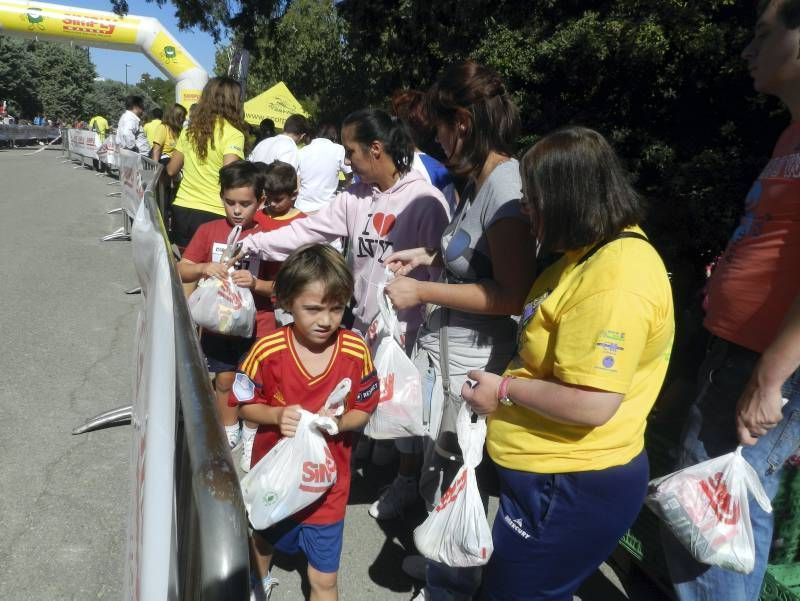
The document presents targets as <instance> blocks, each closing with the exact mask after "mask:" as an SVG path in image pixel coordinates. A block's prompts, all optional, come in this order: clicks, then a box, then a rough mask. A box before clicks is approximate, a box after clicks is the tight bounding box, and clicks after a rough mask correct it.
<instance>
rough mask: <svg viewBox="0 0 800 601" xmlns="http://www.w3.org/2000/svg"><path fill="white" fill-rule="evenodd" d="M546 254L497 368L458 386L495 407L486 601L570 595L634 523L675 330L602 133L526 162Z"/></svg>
mask: <svg viewBox="0 0 800 601" xmlns="http://www.w3.org/2000/svg"><path fill="white" fill-rule="evenodd" d="M521 170H522V176H523V177H522V180H523V191H524V195H525V200H524V206H525V207H526V209H527V211H528V214H529V215H530V217H531V222H532V223H533V228H532V229H533V231H534V235H535V237H536V239H537V242H538V243H539V245H540V249H541V252H562V253H563V256H562V257H561V258H560V259H559V260H558V261H556V262H555V263H554V264H553V265H551V266H550V267H549V268H548V269H546V270H545V271H544V272H542V274H541V275H539V277H538V278H537V279H536V281H535V282H534V284H533V287H532V288H531V292H530V294H529V296H528V298H527V300H526V303H525V306H524V308H523V313H522V316H521V319H520V325H519V334H518V350H517V354H516V356H515V357H514V359H512V361H511V363H510V364H509V366H508V368H507V369H506V371H505V373H504V374H503V376H497V375H494V374H490V373H486V372H482V371H473V372H470V374H469V377H470V378H472V379H473V380H474V381H475V382H476V383H477V384H476V385H475V386H474V387H471V386H470V385H469V383H468V384H465V385H464V387H463V389H462V395H463V397H464V399H465V401H466V402H467V403H469V404H470V405H471V406H472V408H473V410H474V411H475V412H477V413H479V414H486V415H488V416H489V431H488V435H487V441H486V446H487V450H488V452H489V456H490V457H491V459H492V461H493V462H494V464H495V465H496V467H497V471H498V475H499V477H500V488H501V491H500V509H499V511H498V514H497V518H496V520H495V523H494V528H493V531H492V537H493V540H494V554H493V555H492V558H491V560H490V562H489V565H488V568H487V571H486V574H485V580H484V587H485V590H486V592H487V598H488V599H491V600H500V599H539V600H545V599H546V600H558V601H561V600H563V599H572V595H573V593H574V592H575V590H576V589H577V588H578V586H579V585H580V584H581V582H582V581H583V580H584V579H585V578H586V577H587V576H589V575H590V574H591V573H592V572H594V571H595V570H596V569H597V567H598V566H599V565H600V564H601V563H602V562H603V561H604V560H605V559H606V558H607V557H608V556H609V555H610V554H611V552H612V551H613V550H614V548H615V546H616V544H617V541H618V539H619V538H620V537H621V536H622V535H623V534H624V533H625V531H626V530H627V529H628V528H629V527H630V526H631V524H632V523H633V522H634V520H635V519H636V516H637V514H638V513H639V510H640V509H641V506H642V502H643V500H644V496H645V492H646V489H647V481H648V464H647V454H646V453H645V451H644V450H643V449H644V429H645V422H646V419H647V414H648V413H649V411H650V409H651V407H652V406H653V403H654V402H655V400H656V396H657V395H658V393H659V390H660V388H661V384H662V383H663V380H664V375H665V373H666V370H667V365H668V362H669V354H670V349H671V347H672V338H673V333H674V319H673V309H672V292H671V290H670V284H669V280H668V278H667V273H666V269H665V268H664V264H663V263H662V261H661V258H660V257H659V255H658V253H657V252H656V251H655V249H654V248H653V247H652V245H651V244H650V243H649V242H648V240H647V238H646V237H645V236H644V234H643V232H642V231H641V229H639V227H638V223H639V222H640V221H641V220H642V218H643V210H642V207H641V203H640V200H639V197H638V196H637V194H636V193H635V192H634V191H633V189H632V188H631V187H630V185H629V183H628V179H627V176H626V174H625V173H624V171H623V170H622V168H621V166H620V164H619V161H618V159H617V157H616V155H615V154H614V151H613V150H612V149H611V147H610V146H609V144H608V143H607V142H606V140H605V139H604V138H603V137H602V136H601V135H600V134H599V133H597V132H595V131H592V130H589V129H586V128H583V127H569V128H565V129H562V130H559V131H557V132H555V133H552V134H550V135H548V136H546V137H545V138H544V139H542V140H541V141H540V142H538V143H537V144H536V145H535V146H534V147H533V148H531V149H530V150H529V151H528V152H527V154H526V155H525V157H524V158H523V161H522V168H521Z"/></svg>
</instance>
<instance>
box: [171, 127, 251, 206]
mask: <svg viewBox="0 0 800 601" xmlns="http://www.w3.org/2000/svg"><path fill="white" fill-rule="evenodd" d="M187 130H188V128H186V127H184V128H183V130H182V131H181V135H180V136H178V142H177V144H175V150H177V151H178V152H180V153H181V154H182V155H183V179H182V180H181V185H180V186H179V187H178V193H177V194H176V195H175V202H174V203H173V204H174V205H175V206H178V207H184V208H187V209H195V210H198V211H207V212H209V213H215V214H217V215H222V216H224V215H225V209H224V208H223V207H222V200H220V197H219V170H220V169H221V168H222V158H223V157H224V156H225V155H226V154H235V155H236V156H238V157H239V158H240V159H243V158H244V134H243V133H242V132H240V131H239V130H238V129H236V128H235V127H234V126H233V125H231V124H230V123H228V122H227V121H226V120H224V119H220V120H218V121H217V124H216V126H215V127H214V144H213V148H212V145H211V144H209V145H208V153H207V154H206V160H205V161H200V159H199V158H198V156H197V153H196V152H195V149H194V146H192V143H191V142H190V141H189V138H188V137H187V134H188V131H187Z"/></svg>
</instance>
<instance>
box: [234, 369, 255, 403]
mask: <svg viewBox="0 0 800 601" xmlns="http://www.w3.org/2000/svg"><path fill="white" fill-rule="evenodd" d="M232 390H233V395H234V396H235V397H236V400H237V401H239V402H240V403H246V402H248V401H252V400H253V399H254V398H255V396H256V385H255V384H254V383H253V381H252V380H251V379H250V378H248V377H247V376H246V375H244V374H243V373H241V372H239V373H237V374H236V378H234V380H233V388H232Z"/></svg>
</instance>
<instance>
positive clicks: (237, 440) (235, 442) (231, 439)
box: [225, 424, 242, 453]
mask: <svg viewBox="0 0 800 601" xmlns="http://www.w3.org/2000/svg"><path fill="white" fill-rule="evenodd" d="M225 436H227V437H228V446H229V447H230V448H231V453H233V452H234V451H236V450H237V449H238V448H239V445H240V444H242V429H241V428H240V427H239V426H238V424H237V426H236V430H234V429H233V428H232V427H229V426H225Z"/></svg>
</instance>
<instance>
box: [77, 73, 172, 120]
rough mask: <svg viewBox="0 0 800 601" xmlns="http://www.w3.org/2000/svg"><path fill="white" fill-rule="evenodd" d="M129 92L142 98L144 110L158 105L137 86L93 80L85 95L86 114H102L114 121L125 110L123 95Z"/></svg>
mask: <svg viewBox="0 0 800 601" xmlns="http://www.w3.org/2000/svg"><path fill="white" fill-rule="evenodd" d="M129 94H137V95H139V96H141V97H142V98H143V99H144V108H145V111H150V110H152V109H154V108H155V107H156V106H159V105H158V104H157V103H156V102H155V101H154V100H153V99H152V98H151V97H150V95H149V94H148V93H147V91H146V90H143V89H141V88H139V87H138V86H130V87H126V86H125V84H124V83H122V82H121V81H95V82H93V85H92V90H91V92H90V93H89V94H87V96H86V114H87V115H102V116H104V117H105V118H106V119H108V120H109V122H111V123H116V120H117V119H119V117H120V115H122V113H123V112H124V111H125V97H126V96H128V95H129Z"/></svg>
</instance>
